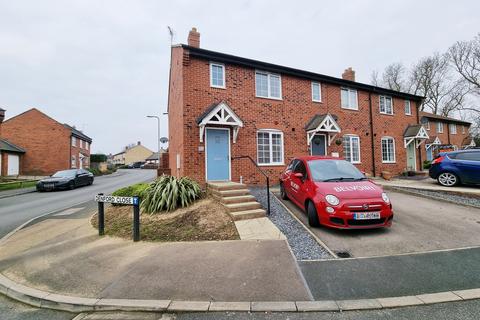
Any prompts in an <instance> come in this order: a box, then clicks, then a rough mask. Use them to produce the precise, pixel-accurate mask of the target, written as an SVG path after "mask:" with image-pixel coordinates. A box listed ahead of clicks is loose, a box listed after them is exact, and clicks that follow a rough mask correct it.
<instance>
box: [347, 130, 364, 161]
mask: <svg viewBox="0 0 480 320" xmlns="http://www.w3.org/2000/svg"><path fill="white" fill-rule="evenodd" d="M345 137H348V138H349V139H350V156H351V155H353V149H352V140H351V139H352V138H357V139H358V160H357V161H353V160H352V159H345V160H347V161H348V162H350V163H353V164H359V163H362V157H361V149H362V148H361V146H360V136H358V135H356V134H345V135H344V136H343V137H342V140H343V139H344V138H345ZM343 157H344V158H345V155H343Z"/></svg>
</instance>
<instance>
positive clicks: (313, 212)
mask: <svg viewBox="0 0 480 320" xmlns="http://www.w3.org/2000/svg"><path fill="white" fill-rule="evenodd" d="M307 215H308V224H309V225H310V227H319V226H320V220H319V219H318V214H317V209H315V205H314V204H313V202H311V201H309V202H308V204H307Z"/></svg>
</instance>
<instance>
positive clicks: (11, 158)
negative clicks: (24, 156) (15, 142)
mask: <svg viewBox="0 0 480 320" xmlns="http://www.w3.org/2000/svg"><path fill="white" fill-rule="evenodd" d="M19 172H20V157H19V156H18V155H16V154H9V155H8V157H7V175H8V176H16V175H18V173H19Z"/></svg>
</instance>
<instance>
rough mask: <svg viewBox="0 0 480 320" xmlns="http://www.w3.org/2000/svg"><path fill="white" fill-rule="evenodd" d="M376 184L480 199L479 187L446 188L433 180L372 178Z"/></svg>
mask: <svg viewBox="0 0 480 320" xmlns="http://www.w3.org/2000/svg"><path fill="white" fill-rule="evenodd" d="M372 179H373V180H374V181H375V183H377V184H379V185H382V186H384V187H387V188H388V187H400V188H412V189H421V190H429V191H442V192H448V193H454V194H462V195H468V196H472V197H480V188H479V187H478V186H465V185H460V186H455V187H444V186H441V185H440V184H438V183H437V181H436V180H433V179H431V178H426V179H420V180H418V179H392V180H384V179H382V178H372Z"/></svg>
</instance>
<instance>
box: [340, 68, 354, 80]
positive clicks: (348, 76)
mask: <svg viewBox="0 0 480 320" xmlns="http://www.w3.org/2000/svg"><path fill="white" fill-rule="evenodd" d="M342 79H345V80H350V81H355V71H354V70H353V69H352V67H348V68H347V69H345V71H343V73H342Z"/></svg>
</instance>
